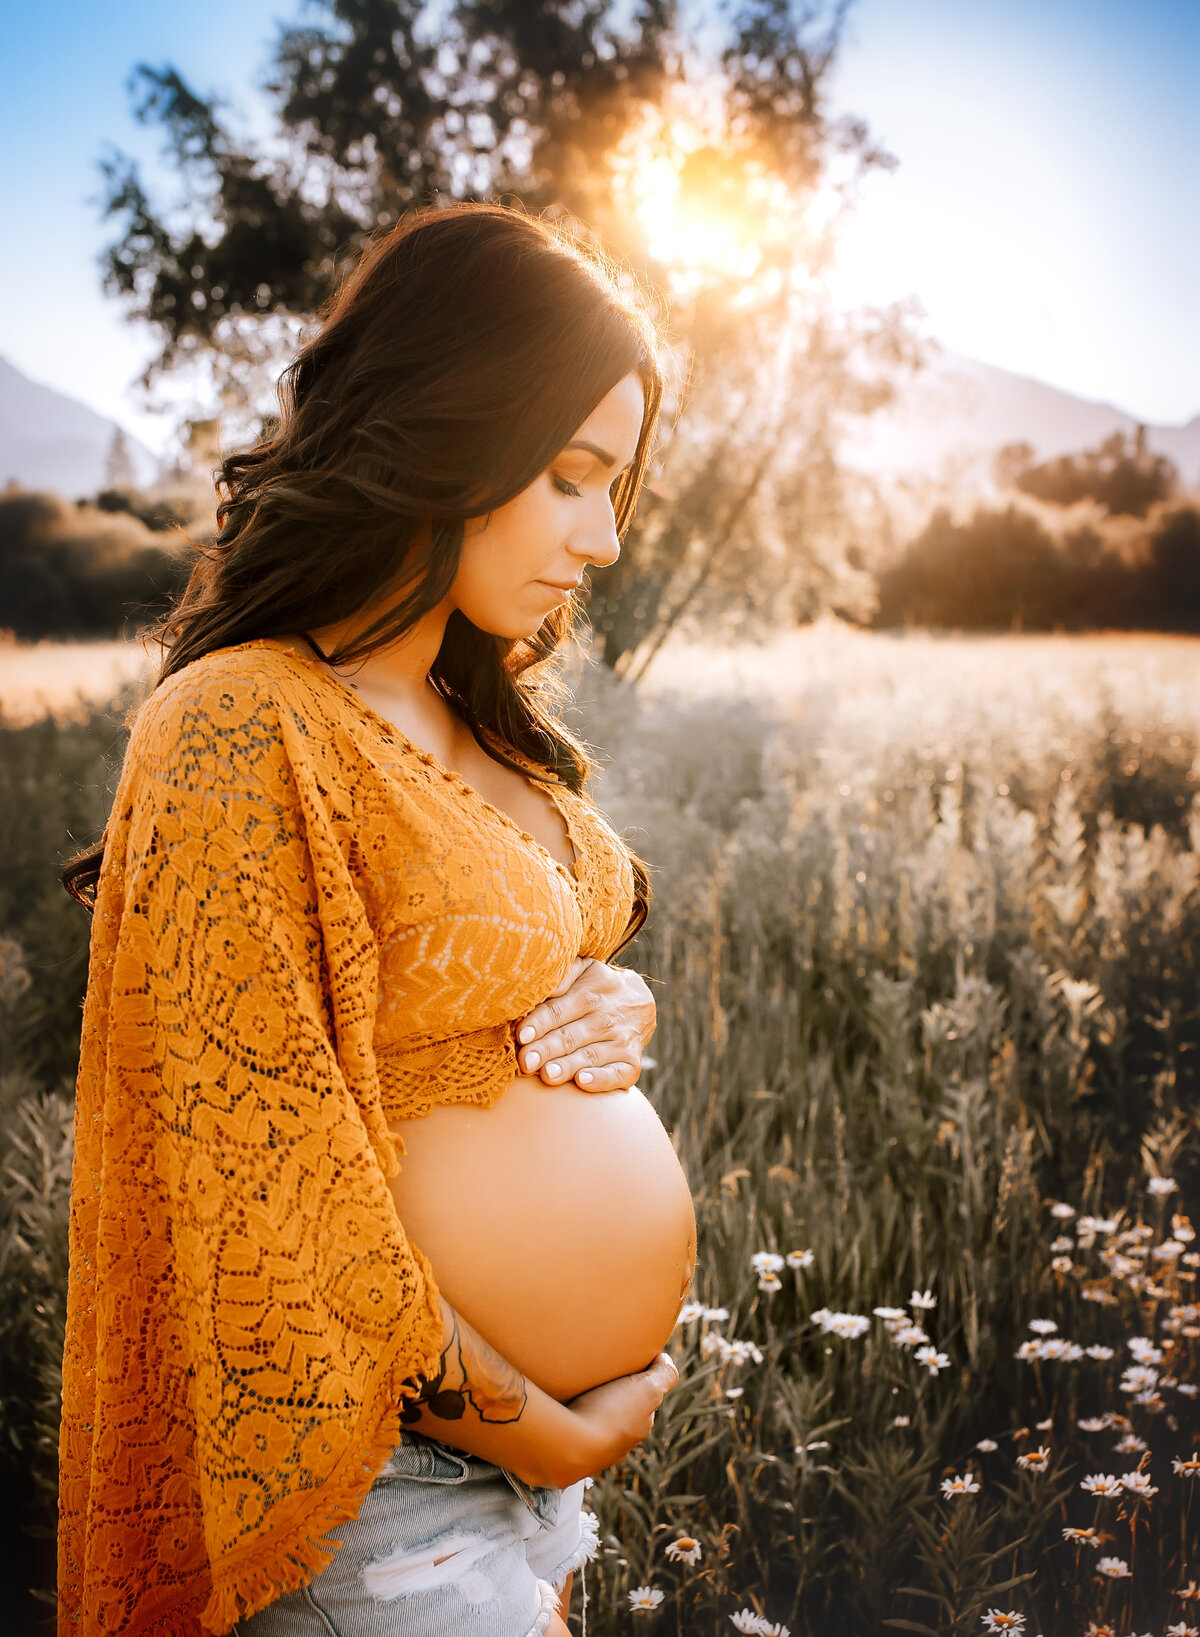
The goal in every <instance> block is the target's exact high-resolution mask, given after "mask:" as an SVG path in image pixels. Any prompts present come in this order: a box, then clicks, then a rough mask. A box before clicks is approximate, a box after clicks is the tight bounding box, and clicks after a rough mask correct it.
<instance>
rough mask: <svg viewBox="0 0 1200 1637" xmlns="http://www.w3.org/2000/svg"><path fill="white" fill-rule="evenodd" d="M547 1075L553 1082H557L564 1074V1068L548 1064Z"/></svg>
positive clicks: (556, 1064)
mask: <svg viewBox="0 0 1200 1637" xmlns="http://www.w3.org/2000/svg"><path fill="white" fill-rule="evenodd" d="M546 1073H547V1075H548V1076H549V1078H550V1079H551V1080H557V1079H558V1077H559V1075H560V1074H561V1073H562V1067H561V1065H560V1064H558V1063H547V1065H546Z"/></svg>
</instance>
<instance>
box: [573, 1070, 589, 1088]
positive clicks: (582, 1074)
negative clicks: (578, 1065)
mask: <svg viewBox="0 0 1200 1637" xmlns="http://www.w3.org/2000/svg"><path fill="white" fill-rule="evenodd" d="M575 1078H576V1080H578V1081H579V1084H580V1085H581V1086H590V1085H591V1083H592V1071H591V1069H580V1071H579V1073H578V1074H577V1075H576V1076H575Z"/></svg>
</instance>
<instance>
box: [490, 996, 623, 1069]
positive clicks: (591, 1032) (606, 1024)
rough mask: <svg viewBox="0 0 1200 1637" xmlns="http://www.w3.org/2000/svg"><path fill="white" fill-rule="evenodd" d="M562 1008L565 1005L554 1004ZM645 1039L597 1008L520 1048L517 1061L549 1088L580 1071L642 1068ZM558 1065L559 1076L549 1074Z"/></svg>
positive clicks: (613, 1016)
mask: <svg viewBox="0 0 1200 1637" xmlns="http://www.w3.org/2000/svg"><path fill="white" fill-rule="evenodd" d="M551 1004H554V1005H562V1004H565V1002H559V1001H556V1002H553V1003H551ZM641 1057H642V1048H641V1039H640V1037H639V1036H638V1034H637V1033H636V1031H634V1030H632V1029H630V1028H629V1026H628V1025H627V1024H626V1023H625V1022H624V1021H623V1020H622V1019H621V1018H619V1017H617V1016H615V1015H614V1014H613V1013H611V1012H608V1011H604V1010H602V1009H596V1008H593V1009H592V1010H590V1011H582V1010H581V1011H580V1013H579V1015H578V1016H577V1017H575V1018H573V1019H571V1020H570V1021H569V1022H564V1023H562V1024H561V1025H559V1026H557V1027H554V1028H551V1029H549V1030H548V1031H547V1032H546V1033H545V1034H544V1035H541V1036H540V1037H539V1038H537V1039H535V1040H534V1041H533V1042H532V1044H530V1045H528V1046H525V1045H519V1046H518V1047H517V1060H518V1062H519V1063H520V1065H521V1068H522V1070H523V1071H524V1073H526V1074H540V1075H541V1076H542V1078H543V1079H544V1080H546V1081H547V1083H548V1084H551V1085H553V1084H558V1085H560V1086H561V1085H563V1084H564V1083H565V1082H566V1081H567V1080H569V1079H570V1078H571V1076H572V1075H573V1074H574V1073H575V1072H576V1071H577V1070H579V1069H598V1068H601V1067H603V1066H606V1065H611V1064H614V1063H617V1062H622V1063H625V1064H626V1065H631V1066H632V1067H633V1069H634V1071H635V1078H636V1070H637V1068H638V1067H639V1066H640V1064H641ZM554 1065H557V1068H558V1072H557V1074H549V1075H548V1074H547V1073H546V1071H547V1069H548V1068H550V1067H552V1066H554Z"/></svg>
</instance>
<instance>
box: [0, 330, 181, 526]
mask: <svg viewBox="0 0 1200 1637" xmlns="http://www.w3.org/2000/svg"><path fill="white" fill-rule="evenodd" d="M116 428H117V423H116V422H115V421H111V420H109V419H108V418H107V417H106V416H104V415H98V414H97V413H96V411H95V410H94V409H89V408H88V407H87V405H86V404H81V403H79V402H78V401H77V400H76V399H74V398H68V397H67V396H66V394H65V393H62V392H56V391H55V390H54V388H53V387H47V386H42V385H41V384H40V383H39V382H37V381H31V380H30V379H29V377H28V376H27V375H23V374H22V373H21V371H20V370H19V369H16V368H15V367H14V366H13V365H12V364H10V363H9V362H8V361H7V359H4V358H0V489H2V488H3V487H4V485H5V484H6V483H8V482H9V481H10V480H13V479H15V480H16V482H17V483H19V484H20V485H21V487H22V488H24V489H47V490H50V491H51V492H52V493H54V494H60V495H65V496H66V497H67V498H68V499H75V498H76V497H78V496H79V495H94V494H95V493H96V492H97V490H98V489H100V488H101V487H102V486H103V483H104V477H105V469H106V461H107V458H108V452H109V450H110V448H111V447H112V441H113V433H114V432H115V431H116ZM125 438H126V448H127V450H128V453H129V458H130V461H131V463H132V466H133V475H134V478H135V480H136V481H137V482H138V483H139V484H140V485H142V486H145V485H147V484H150V483H153V482H154V481H155V480H156V478H157V477H158V462H157V460H156V459H155V457H154V455H153V454H151V452H150V450H149V449H147V448H146V447H145V445H144V444H141V443H138V442H137V440H136V439H135V438H132V437H130V436H129V434H128V433H126V435H125Z"/></svg>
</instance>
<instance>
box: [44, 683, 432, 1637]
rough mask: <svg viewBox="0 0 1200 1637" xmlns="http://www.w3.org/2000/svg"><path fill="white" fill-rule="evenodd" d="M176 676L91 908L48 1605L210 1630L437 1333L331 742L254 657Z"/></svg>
mask: <svg viewBox="0 0 1200 1637" xmlns="http://www.w3.org/2000/svg"><path fill="white" fill-rule="evenodd" d="M203 663H204V662H197V666H196V669H199V667H200V666H201V665H202V664H203ZM189 669H191V668H189ZM187 678H188V672H187V671H185V672H182V673H180V675H179V677H177V678H173V679H170V681H169V682H168V683H166V684H163V686H162V687H161V688H160V689H159V690H157V692H156V693H155V694H153V695H151V697H150V699H149V700H148V701H147V703H146V705H145V706H143V708H142V711H141V714H140V715H139V717H138V719H137V722H136V724H135V728H134V732H133V734H132V737H131V740H130V745H129V749H128V752H127V755H126V761H125V766H124V770H123V773H122V779H121V784H120V787H119V789H118V792H117V797H116V801H115V802H114V807H113V811H112V815H111V818H110V823H109V830H108V837H107V845H106V854H105V866H104V871H103V873H102V875H101V879H100V882H99V885H98V892H97V903H96V909H95V915H94V919H93V925H92V937H91V959H90V966H89V982H88V992H87V997H86V1000H85V1005H84V1019H83V1036H82V1041H81V1053H80V1069H79V1077H78V1085H77V1104H76V1125H75V1132H76V1138H75V1140H76V1148H75V1159H74V1174H73V1179H72V1202H71V1221H70V1276H69V1287H68V1303H67V1330H66V1346H65V1353H64V1360H63V1419H62V1433H61V1440H60V1499H59V1512H60V1522H59V1542H58V1554H59V1609H60V1615H59V1632H60V1634H65V1633H68V1632H71V1633H76V1634H87V1637H90V1634H92V1633H96V1634H99V1633H101V1632H103V1633H115V1632H121V1633H136V1632H141V1631H151V1630H152V1631H153V1632H154V1633H155V1634H156V1637H158V1634H164V1637H165V1634H175V1633H178V1634H180V1637H183V1634H187V1637H199V1633H201V1632H202V1631H203V1632H212V1633H225V1632H228V1631H229V1630H230V1629H231V1627H232V1626H233V1624H234V1622H235V1621H236V1620H237V1619H238V1618H239V1617H244V1616H247V1615H249V1614H252V1613H254V1612H255V1611H257V1610H258V1609H260V1608H262V1607H264V1606H265V1605H266V1604H267V1603H269V1602H271V1601H272V1600H273V1599H274V1598H275V1597H276V1596H278V1595H279V1593H280V1592H281V1591H285V1590H290V1589H292V1588H293V1587H296V1586H298V1585H301V1584H303V1583H305V1582H307V1581H308V1580H309V1579H310V1578H311V1577H312V1575H313V1574H314V1573H315V1572H317V1571H318V1570H319V1569H320V1568H322V1567H324V1565H325V1564H326V1563H328V1562H329V1561H330V1559H331V1557H332V1556H333V1550H334V1548H333V1547H332V1546H325V1547H323V1548H322V1547H320V1546H318V1544H317V1541H318V1538H319V1537H320V1536H322V1535H323V1534H324V1533H325V1532H326V1531H328V1530H329V1529H330V1528H331V1527H332V1526H333V1525H335V1524H337V1523H339V1522H342V1521H344V1520H346V1519H347V1518H350V1517H353V1516H354V1515H355V1514H356V1513H357V1511H358V1508H359V1505H360V1504H361V1501H362V1499H363V1497H364V1496H365V1494H366V1491H367V1490H368V1488H369V1487H370V1484H371V1481H372V1478H373V1476H374V1474H375V1473H376V1472H377V1471H378V1470H379V1468H380V1467H381V1466H382V1464H383V1461H384V1459H385V1457H386V1456H387V1454H388V1452H389V1451H390V1450H391V1449H392V1448H393V1447H394V1445H395V1444H396V1443H397V1442H398V1441H399V1426H400V1422H399V1411H400V1406H401V1401H402V1400H403V1399H404V1398H405V1397H410V1396H412V1395H413V1394H414V1393H415V1392H416V1390H417V1387H418V1385H419V1379H420V1377H421V1376H422V1375H425V1374H428V1373H431V1372H432V1369H433V1367H434V1364H435V1361H436V1358H437V1353H438V1348H439V1346H440V1338H441V1320H440V1315H439V1308H438V1300H437V1290H436V1285H435V1282H434V1279H433V1275H432V1271H431V1269H430V1267H429V1265H428V1263H427V1261H426V1260H425V1258H424V1257H423V1256H422V1255H421V1253H420V1252H419V1251H418V1250H417V1249H416V1248H415V1247H414V1246H413V1245H411V1244H410V1243H409V1242H408V1240H407V1239H406V1236H405V1233H404V1230H403V1227H402V1225H401V1223H400V1221H399V1220H398V1218H397V1215H396V1209H395V1204H394V1201H393V1199H392V1195H391V1193H390V1191H389V1189H388V1187H387V1181H386V1178H387V1176H388V1175H390V1174H394V1173H395V1171H396V1168H397V1167H396V1158H395V1151H394V1149H393V1148H392V1146H391V1144H390V1142H389V1140H388V1137H387V1129H386V1122H385V1119H384V1116H383V1113H382V1110H381V1108H380V1106H379V1096H378V1085H377V1083H376V1078H375V1070H374V1063H373V1058H372V1054H371V1047H370V1035H371V1021H372V1017H373V1009H374V1005H375V999H376V983H377V976H378V974H377V954H376V943H375V940H374V938H373V936H372V933H371V929H370V927H369V926H368V925H367V923H366V920H365V915H364V911H363V905H362V901H361V899H360V898H359V896H358V894H357V893H356V892H355V890H354V883H353V879H352V877H351V875H350V873H349V870H348V867H347V864H346V860H345V856H344V848H343V846H342V844H341V835H340V831H339V825H344V821H345V818H346V814H345V811H344V810H340V809H339V807H338V801H337V791H336V788H334V786H333V783H332V780H331V777H330V770H329V768H328V767H322V766H320V765H318V763H317V761H316V760H315V759H314V758H315V756H316V754H317V753H316V751H314V750H313V749H312V748H311V747H309V746H308V745H307V744H306V741H305V737H304V734H303V731H302V724H301V725H300V726H299V727H298V725H297V723H296V722H295V721H294V720H293V719H291V718H290V717H289V716H288V714H287V713H286V712H285V711H282V710H281V709H280V708H279V707H278V706H277V705H276V704H274V703H272V702H270V701H265V702H264V701H260V700H258V699H256V698H255V697H254V692H253V688H252V686H251V687H248V688H247V687H243V686H227V685H225V684H224V683H214V681H213V680H212V679H211V678H209V679H208V680H204V679H203V678H199V677H198V678H197V679H196V680H195V681H194V682H192V683H190V685H189V683H188V681H186V680H185V679H187ZM160 696H161V697H160Z"/></svg>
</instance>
